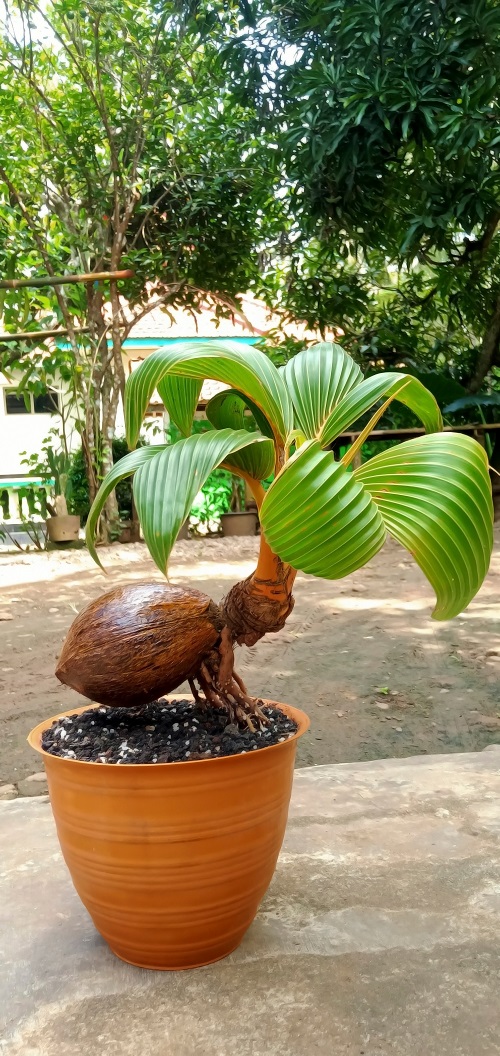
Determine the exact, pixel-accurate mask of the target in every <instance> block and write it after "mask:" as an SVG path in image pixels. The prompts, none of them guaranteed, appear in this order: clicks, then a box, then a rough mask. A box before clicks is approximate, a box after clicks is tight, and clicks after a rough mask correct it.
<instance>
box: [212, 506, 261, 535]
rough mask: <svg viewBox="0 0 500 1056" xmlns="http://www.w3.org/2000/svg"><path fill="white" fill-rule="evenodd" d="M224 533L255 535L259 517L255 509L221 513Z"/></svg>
mask: <svg viewBox="0 0 500 1056" xmlns="http://www.w3.org/2000/svg"><path fill="white" fill-rule="evenodd" d="M220 520H221V524H222V534H223V535H255V533H256V531H257V524H258V518H257V514H256V513H254V511H253V510H242V511H240V512H236V513H223V514H221V519H220Z"/></svg>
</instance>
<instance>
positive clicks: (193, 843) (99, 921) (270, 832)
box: [28, 698, 309, 969]
mask: <svg viewBox="0 0 500 1056" xmlns="http://www.w3.org/2000/svg"><path fill="white" fill-rule="evenodd" d="M178 699H179V698H178ZM267 703H271V704H273V705H274V706H275V707H279V708H281V709H282V711H284V712H285V713H286V714H287V715H289V716H291V717H292V718H293V719H295V721H296V722H297V723H298V731H297V733H296V734H295V735H294V737H292V738H290V739H289V740H287V741H283V742H281V743H280V744H276V745H271V746H270V747H268V748H262V749H259V750H258V751H255V752H249V753H248V754H241V755H234V756H229V757H225V758H221V759H214V758H211V759H205V760H194V761H192V762H191V761H189V762H182V763H150V764H142V765H141V764H137V765H135V764H128V765H127V764H125V765H121V766H116V765H103V764H100V763H86V762H79V761H77V760H73V759H62V758H59V757H58V756H55V755H50V754H49V753H48V752H44V751H43V749H42V747H41V736H42V733H43V731H44V730H45V729H46V728H47V727H48V726H50V725H51V724H52V722H53V721H54V718H50V719H46V720H45V722H42V723H40V725H39V726H36V727H35V729H34V730H33V731H32V732H31V734H30V736H29V738H28V740H29V743H30V745H31V746H32V747H33V748H35V749H36V750H37V751H38V752H40V753H41V755H42V756H43V759H44V763H45V769H46V771H47V779H48V785H49V793H50V799H51V803H52V809H53V812H54V818H55V822H56V826H57V832H58V836H59V841H60V844H61V849H62V852H63V855H64V858H65V861H66V864H67V866H68V868H69V871H70V873H71V877H72V879H73V883H74V885H75V888H76V890H77V892H78V894H79V896H80V898H81V900H82V902H83V904H84V905H85V906H86V908H87V909H88V911H89V913H90V915H91V917H92V920H93V921H94V924H95V926H96V928H97V930H98V931H99V932H100V933H101V935H102V936H103V938H104V939H105V940H106V942H107V943H109V946H110V947H111V949H112V950H113V952H114V953H116V954H117V956H118V957H121V958H122V960H124V961H129V962H130V963H131V964H135V965H139V966H140V967H143V968H157V969H158V968H160V969H179V968H195V967H198V966H200V965H204V964H210V963H211V962H212V961H217V960H219V959H220V958H221V957H225V956H226V955H227V954H229V953H231V951H232V950H234V949H236V947H237V946H238V945H239V943H240V942H241V940H242V938H243V936H244V934H245V932H246V931H247V929H248V927H249V926H250V924H251V923H252V921H253V919H254V917H255V914H256V912H257V909H258V906H259V903H260V901H261V899H262V897H263V895H264V894H265V892H266V890H267V888H268V886H269V883H270V880H271V877H272V875H273V872H274V868H275V865H276V860H277V858H278V854H279V851H280V847H281V844H282V841H283V836H284V832H285V826H286V821H287V815H288V805H289V801H290V794H291V790H292V780H293V767H294V760H295V750H296V745H297V739H298V738H299V737H300V736H301V735H302V734H303V733H305V731H306V730H307V728H308V726H309V719H308V718H307V716H306V715H304V713H303V712H301V711H298V710H297V709H295V708H291V707H287V706H285V705H282V704H279V705H276V704H275V702H274V701H268V702H267ZM84 710H86V709H85V708H78V709H74V710H72V711H69V712H67V713H66V714H68V715H72V714H73V715H74V714H78V713H79V712H81V711H84ZM57 717H58V718H60V717H61V716H57Z"/></svg>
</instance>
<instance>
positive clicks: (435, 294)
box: [227, 0, 500, 392]
mask: <svg viewBox="0 0 500 1056" xmlns="http://www.w3.org/2000/svg"><path fill="white" fill-rule="evenodd" d="M261 15H262V17H261V18H260V19H257V31H255V32H254V31H252V32H251V33H248V34H247V35H246V37H245V38H244V39H241V38H240V40H239V41H237V42H235V43H234V44H233V45H232V46H231V47H230V48H229V49H228V52H227V55H228V62H229V63H230V66H231V69H232V72H233V76H234V77H236V80H237V86H239V88H238V90H240V89H241V87H244V88H245V89H246V91H247V93H248V92H250V91H253V93H254V96H255V97H258V98H259V99H260V105H261V108H262V115H263V119H264V120H265V121H267V122H268V123H272V126H273V128H274V129H275V133H276V135H277V136H278V139H279V144H280V148H281V149H280V160H281V166H282V174H283V187H284V192H283V193H285V189H286V193H287V200H288V208H289V219H288V225H287V230H286V232H285V233H284V237H283V240H282V247H283V254H282V259H281V260H279V261H278V265H276V262H275V261H274V262H270V267H269V273H268V277H267V281H268V288H269V295H270V296H271V297H275V298H276V297H279V298H280V300H281V303H282V304H283V305H285V306H287V307H288V308H289V309H290V310H292V311H293V312H296V313H297V314H298V315H300V316H303V317H305V318H307V320H308V322H309V323H310V324H311V325H320V326H321V327H326V326H331V325H336V326H340V327H342V329H344V331H345V334H346V336H345V343H346V344H347V345H348V347H349V348H350V349H351V350H352V351H353V352H354V353H355V354H356V355H357V356H358V357H361V358H365V359H366V360H367V361H368V363H369V365H371V367H372V369H373V367H374V366H376V365H377V363H380V362H383V363H384V364H388V365H392V364H394V363H397V362H399V361H401V360H407V358H408V357H409V356H410V357H412V358H414V359H416V360H418V361H419V362H420V363H424V364H426V365H428V364H429V362H432V363H434V365H436V363H437V364H438V366H439V365H441V368H445V369H446V368H448V369H449V370H450V371H451V372H452V373H454V374H455V376H457V377H459V378H460V380H462V381H463V382H465V383H466V384H467V386H468V388H469V389H470V391H471V392H476V391H477V390H478V389H480V387H481V385H482V384H483V382H484V380H485V378H487V376H488V373H489V372H490V370H491V367H492V366H494V365H497V366H498V365H500V238H499V235H498V229H499V221H500V173H499V167H498V161H499V151H500V109H499V102H498V99H499V86H500V5H499V4H498V2H497V0H430V2H429V0H412V2H409V0H351V2H350V3H349V4H346V3H345V2H344V0H326V2H325V0H322V2H320V0H290V3H287V4H286V5H282V4H278V3H275V2H274V0H264V3H263V7H262V11H261ZM264 67H265V72H263V68H264ZM259 69H260V71H261V75H260V77H259V76H258V73H259ZM273 71H275V73H276V76H275V81H274V84H272V83H271V81H270V78H272V77H273ZM490 376H491V375H490Z"/></svg>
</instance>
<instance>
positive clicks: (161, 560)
mask: <svg viewBox="0 0 500 1056" xmlns="http://www.w3.org/2000/svg"><path fill="white" fill-rule="evenodd" d="M259 442H260V443H266V441H265V440H260V441H259V440H258V439H255V438H254V436H253V435H252V433H248V432H246V431H245V430H243V429H240V430H238V431H234V430H232V429H221V430H219V431H216V430H213V431H210V432H207V433H198V434H197V435H196V436H188V437H187V439H186V440H179V442H178V443H177V444H171V445H169V446H168V447H164V448H163V449H162V450H161V451H160V452H159V453H158V454H157V456H156V458H153V459H151V460H150V461H148V462H147V463H145V464H144V465H142V466H141V467H140V469H138V471H137V473H136V475H135V478H134V499H135V502H136V506H137V512H138V514H139V518H140V521H141V526H142V531H143V534H144V539H145V541H146V544H147V546H148V549H149V552H150V554H151V556H152V558H153V560H154V561H155V562H156V564H157V565H158V568H159V569H160V570H161V572H165V571H166V568H167V562H168V558H169V555H170V551H171V549H172V547H173V545H174V543H175V540H176V538H177V534H178V532H179V529H180V528H181V526H182V525H183V524H184V521H185V520H186V517H187V516H188V515H189V511H190V509H191V506H192V505H193V501H194V498H195V496H196V495H197V493H198V492H199V491H200V489H201V488H202V487H203V485H204V483H205V481H206V479H207V477H208V476H209V475H210V473H211V472H212V470H213V469H215V468H216V466H219V465H220V463H221V462H224V461H225V459H226V458H227V457H228V455H230V454H232V453H233V452H234V451H239V450H241V448H244V447H247V446H248V445H249V444H258V443H259Z"/></svg>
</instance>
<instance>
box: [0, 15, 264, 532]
mask: <svg viewBox="0 0 500 1056" xmlns="http://www.w3.org/2000/svg"><path fill="white" fill-rule="evenodd" d="M243 17H244V16H243V15H241V14H240V9H239V6H238V5H237V4H234V5H232V4H226V3H224V4H220V5H217V4H216V5H213V4H204V3H195V4H190V5H183V4H178V3H175V2H173V0H169V2H165V0H161V2H159V3H153V2H145V3H144V2H142V0H141V2H140V3H139V2H138V0H110V2H106V3H105V4H103V3H101V2H100V0H91V2H90V3H87V4H84V5H82V4H79V3H77V2H76V0H53V2H49V3H47V4H38V3H37V2H36V0H34V2H33V0H15V2H13V3H11V2H9V3H8V4H6V5H5V7H4V16H3V27H2V39H1V42H0V74H1V86H0V120H1V123H2V132H3V134H2V142H1V144H0V264H1V266H2V271H3V273H4V274H7V275H13V274H14V273H15V274H16V275H17V276H19V275H24V276H26V275H42V274H48V275H52V276H54V275H56V274H60V273H61V272H65V271H69V272H85V273H87V272H101V271H103V270H111V271H116V270H119V269H122V268H127V267H131V268H133V269H134V272H135V277H134V279H133V280H131V281H127V283H126V285H124V286H123V287H122V288H121V291H120V288H119V286H118V283H117V282H115V281H113V282H111V283H110V284H109V285H105V284H103V283H102V282H89V283H88V284H86V285H85V286H70V287H56V288H54V289H53V290H50V289H47V291H45V292H44V296H43V297H42V296H41V295H40V296H39V295H38V294H37V295H32V296H30V297H28V296H27V295H25V294H24V292H23V294H22V296H21V295H20V294H19V293H18V291H16V292H15V293H14V294H12V295H8V296H7V297H6V298H5V303H4V326H7V327H8V326H9V325H11V324H12V323H13V324H14V326H15V328H19V321H20V320H21V321H23V326H22V327H21V328H22V329H36V330H40V329H42V328H43V327H44V326H46V327H47V328H52V327H54V326H57V325H61V326H63V327H64V328H65V329H66V330H67V343H68V346H69V350H70V352H69V358H68V353H67V351H64V352H60V353H57V352H56V353H55V354H54V353H52V354H51V355H52V359H51V356H48V355H47V349H46V346H44V345H42V346H40V348H39V349H38V352H37V353H36V354H35V355H34V356H33V355H31V356H30V357H29V358H28V359H27V358H26V352H27V350H28V349H29V350H30V351H31V352H32V351H33V345H26V346H23V345H21V346H20V347H18V348H14V349H13V348H12V346H0V356H2V360H1V361H0V367H1V366H2V365H3V366H6V365H10V366H11V367H16V366H18V367H19V366H21V367H22V368H23V371H24V376H25V381H27V380H28V378H30V379H31V381H34V382H35V383H39V384H42V383H43V381H44V379H45V381H46V380H47V368H50V370H52V371H53V370H56V369H58V366H59V365H60V363H61V362H62V364H63V367H64V368H65V369H66V368H67V369H68V370H69V373H70V375H71V378H72V380H73V382H74V385H75V397H76V399H77V402H78V403H79V406H80V407H81V415H82V440H83V448H84V453H85V457H86V464H87V473H88V477H89V487H90V495H91V497H93V496H94V495H95V493H96V490H97V487H98V484H99V481H100V479H101V478H102V475H103V473H105V472H106V471H107V470H108V469H109V468H110V467H111V465H112V455H111V440H112V436H113V432H114V426H115V419H116V412H117V408H118V403H119V399H120V395H121V393H122V392H123V387H124V382H125V377H124V367H123V358H122V344H123V340H124V338H126V336H127V334H128V332H129V331H130V329H131V327H132V325H133V324H134V322H136V321H137V320H138V319H140V318H141V317H142V316H143V315H144V314H146V313H147V312H149V311H151V309H152V308H153V307H156V306H162V307H165V308H166V309H168V307H170V306H177V305H185V306H187V307H188V308H192V309H194V308H195V307H196V306H197V305H198V304H199V303H200V301H202V300H203V301H205V302H206V301H207V299H209V300H210V299H211V301H212V303H213V304H214V306H215V310H216V311H224V310H227V307H228V305H229V304H234V302H235V299H236V298H237V296H238V294H240V293H241V292H242V291H243V292H245V291H246V290H247V289H249V288H250V287H251V286H252V283H253V282H254V281H255V277H256V275H257V272H258V262H259V257H258V251H257V250H258V247H259V242H260V241H261V240H262V239H263V238H264V235H265V231H264V228H265V225H266V224H268V223H271V222H272V212H273V210H272V200H271V208H270V209H269V208H268V209H267V211H265V210H264V208H263V206H264V203H265V202H266V201H269V198H270V193H269V174H268V173H267V171H266V166H265V164H264V163H263V147H262V142H261V141H260V139H259V138H258V137H257V136H256V128H255V124H254V119H253V115H252V111H251V108H248V107H246V108H242V107H240V106H238V105H237V104H236V103H235V101H234V99H233V98H232V97H231V96H230V94H229V92H228V91H227V89H226V88H225V85H224V82H223V78H222V76H221V72H220V68H219V65H218V61H217V60H218V52H219V49H220V46H221V44H222V42H223V41H224V40H225V39H226V37H227V36H228V35H230V34H232V33H233V32H235V31H237V30H238V27H239V25H240V23H241V20H242V18H243ZM121 293H122V294H123V295H124V296H125V297H126V301H127V311H125V309H124V300H123V297H122V296H121ZM54 357H55V358H54ZM110 503H111V505H110ZM107 511H108V517H111V518H112V517H113V516H116V506H115V505H114V504H113V500H112V499H110V500H109V501H108V504H107Z"/></svg>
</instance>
